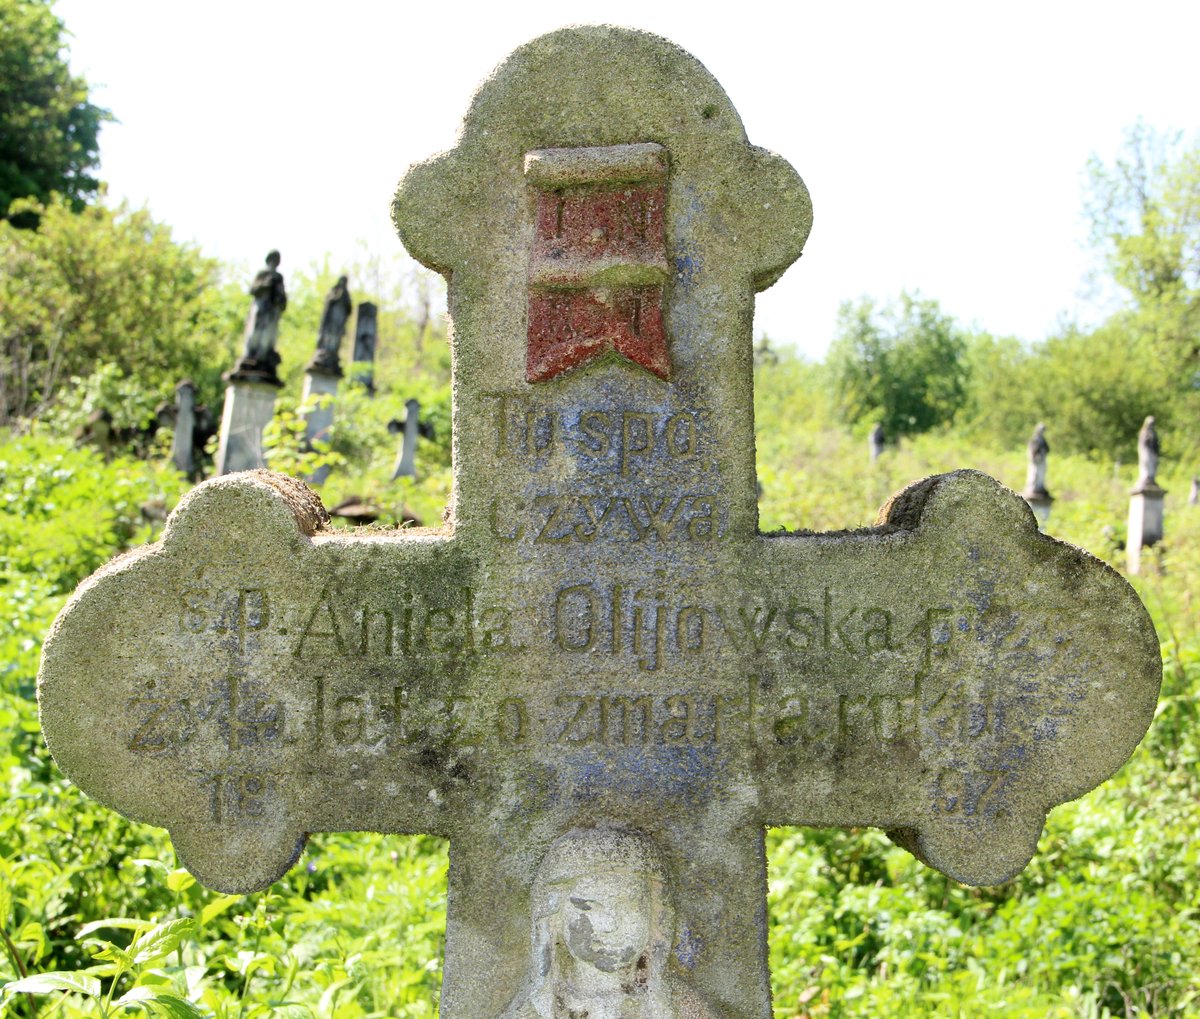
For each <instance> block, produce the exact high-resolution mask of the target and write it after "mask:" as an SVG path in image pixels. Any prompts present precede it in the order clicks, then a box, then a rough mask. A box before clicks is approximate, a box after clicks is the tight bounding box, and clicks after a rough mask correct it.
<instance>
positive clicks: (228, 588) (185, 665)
mask: <svg viewBox="0 0 1200 1019" xmlns="http://www.w3.org/2000/svg"><path fill="white" fill-rule="evenodd" d="M327 519H328V518H327V517H326V515H325V512H324V509H323V508H322V507H321V505H320V502H319V500H318V499H317V498H316V496H315V495H314V494H313V493H312V492H311V491H309V490H308V489H307V488H306V487H305V486H303V485H302V484H301V483H300V482H297V481H294V480H292V479H289V478H286V477H284V476H282V475H277V474H270V473H268V472H266V471H255V472H251V473H248V474H241V475H231V476H228V477H225V478H219V479H214V480H212V481H209V482H206V483H204V484H203V485H200V486H199V487H198V488H196V489H195V490H194V491H193V492H191V493H190V494H189V495H188V496H187V497H185V499H184V500H183V501H182V502H181V503H180V505H179V508H178V509H177V510H176V511H175V513H174V514H173V515H172V517H171V519H170V521H169V522H168V525H167V528H166V530H165V531H164V534H163V537H162V539H161V540H160V541H159V542H158V543H156V544H154V545H149V546H146V547H144V548H141V549H138V550H136V551H134V552H131V553H129V554H127V555H125V556H123V557H121V558H119V559H117V560H115V561H114V562H113V563H111V564H110V565H109V566H107V567H106V568H104V569H103V570H101V571H100V572H99V573H97V574H96V575H95V576H93V577H92V578H90V579H89V580H87V581H85V582H84V583H83V584H82V585H81V586H80V588H79V590H78V591H77V592H76V593H75V595H74V597H73V598H72V599H71V600H70V601H69V602H68V604H67V605H66V607H65V608H64V609H63V610H62V612H61V613H60V615H59V617H58V619H57V620H56V621H55V624H54V627H53V630H52V631H51V634H50V636H49V637H48V639H47V641H46V643H45V646H44V650H43V657H42V667H41V672H40V675H39V679H38V702H39V709H40V713H41V720H42V727H43V731H44V733H45V737H46V741H47V743H48V745H49V746H50V749H51V751H52V753H53V754H54V757H55V759H56V761H57V762H58V764H59V765H60V767H61V768H62V770H63V771H64V772H65V773H66V774H67V775H68V776H69V777H70V778H71V779H72V780H73V781H75V782H76V783H77V784H78V785H79V786H80V787H81V788H82V789H83V790H84V791H86V792H88V793H89V794H90V795H92V796H94V797H96V798H97V799H99V800H100V801H102V802H103V803H106V804H107V805H109V806H111V807H114V808H115V809H117V810H119V811H120V812H121V813H123V814H125V815H126V816H128V817H130V818H133V819H135V820H140V821H145V822H148V823H150V824H154V825H159V826H162V827H166V828H168V829H169V830H170V832H171V836H172V840H173V841H174V843H175V846H176V849H177V850H178V851H179V854H180V857H181V858H182V860H183V861H184V863H185V864H186V865H187V867H188V868H189V869H190V870H191V871H192V872H193V873H195V874H196V876H197V877H198V878H200V880H201V881H203V882H204V883H205V884H207V885H209V886H210V887H213V888H217V889H221V890H226V891H241V892H244V891H249V890H252V889H255V888H259V887H264V886H265V885H267V884H269V883H270V882H271V881H273V880H275V879H276V878H278V877H279V876H281V875H282V874H283V873H284V872H285V871H286V870H287V869H288V868H289V867H290V866H291V865H292V864H293V863H294V862H295V860H296V858H297V856H298V855H299V853H300V851H301V849H302V848H303V845H304V841H305V838H306V835H307V833H309V832H313V831H325V830H356V829H359V830H377V831H395V832H433V833H440V832H445V830H446V825H447V824H448V823H449V817H450V815H451V814H452V812H453V810H454V801H455V798H456V790H457V786H458V785H459V784H460V783H459V780H458V779H456V777H455V775H456V756H457V757H461V756H462V754H463V753H464V752H466V751H465V750H464V749H463V748H461V747H459V746H458V745H457V744H458V742H460V741H457V740H456V734H455V732H454V726H455V715H456V711H457V708H456V704H457V700H456V698H457V697H458V695H459V692H460V689H461V687H462V686H463V684H464V682H465V678H464V677H465V674H466V671H467V669H468V664H469V663H470V662H471V661H473V660H474V656H473V654H472V646H471V645H472V644H473V642H475V641H476V640H477V639H478V635H477V633H475V632H472V631H471V624H472V615H473V613H472V608H471V606H470V604H469V602H470V589H471V584H472V570H471V567H470V565H469V563H468V562H467V560H466V559H465V558H464V557H463V555H462V554H461V553H460V551H459V550H458V548H457V547H456V545H455V543H454V541H453V540H452V539H450V538H449V537H448V536H446V535H444V534H441V533H439V532H419V531H418V532H392V533H391V535H389V536H382V537H377V538H373V537H365V536H345V537H343V536H338V535H335V534H333V533H331V532H327V531H323V530H322V529H321V528H322V525H323V523H324V522H325V521H326V520H327ZM264 847H266V848H264Z"/></svg>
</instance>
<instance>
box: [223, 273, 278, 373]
mask: <svg viewBox="0 0 1200 1019" xmlns="http://www.w3.org/2000/svg"><path fill="white" fill-rule="evenodd" d="M250 295H251V296H252V297H253V298H254V303H253V304H252V305H250V311H249V313H248V314H247V315H246V332H245V335H244V343H245V349H244V350H243V351H242V356H241V357H240V358H239V359H238V363H237V365H236V366H235V367H234V369H233V371H232V373H230V375H229V379H230V380H231V381H243V382H269V383H271V384H272V385H282V383H281V382H280V380H279V375H278V373H277V372H276V368H278V366H279V354H278V352H276V350H275V341H276V339H277V338H278V335H279V319H280V317H281V316H282V315H283V310H284V309H285V308H286V307H287V291H286V290H285V288H284V285H283V274H282V273H280V271H279V252H278V251H271V252H269V253H268V254H267V264H266V266H265V267H264V268H263V269H260V270H259V272H258V274H257V275H256V276H255V277H254V281H253V282H252V283H251V284H250Z"/></svg>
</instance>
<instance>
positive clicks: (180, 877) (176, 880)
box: [167, 868, 196, 892]
mask: <svg viewBox="0 0 1200 1019" xmlns="http://www.w3.org/2000/svg"><path fill="white" fill-rule="evenodd" d="M195 883H196V879H195V878H194V877H192V875H191V874H189V873H188V872H187V871H186V870H184V869H182V868H180V869H179V870H173V871H171V872H170V873H169V874H168V875H167V888H168V889H170V890H171V891H173V892H182V891H184V889H187V888H191V887H192V885H194V884H195Z"/></svg>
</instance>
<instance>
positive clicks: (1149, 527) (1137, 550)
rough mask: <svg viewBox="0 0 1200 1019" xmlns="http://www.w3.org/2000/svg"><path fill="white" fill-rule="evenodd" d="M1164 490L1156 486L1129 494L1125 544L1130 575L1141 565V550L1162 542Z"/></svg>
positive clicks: (1138, 569) (1135, 490) (1138, 570)
mask: <svg viewBox="0 0 1200 1019" xmlns="http://www.w3.org/2000/svg"><path fill="white" fill-rule="evenodd" d="M1166 494H1167V493H1166V489H1163V488H1159V486H1158V485H1146V486H1144V487H1141V488H1135V489H1134V490H1133V491H1132V492H1130V493H1129V533H1128V537H1127V538H1126V542H1125V551H1126V555H1127V556H1128V568H1129V572H1130V573H1138V572H1140V570H1141V565H1142V549H1143V548H1149V547H1150V546H1151V545H1154V544H1157V543H1158V542H1160V541H1162V537H1163V496H1165V495H1166Z"/></svg>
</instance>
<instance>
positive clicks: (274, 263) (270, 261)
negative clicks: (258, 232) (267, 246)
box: [267, 251, 279, 272]
mask: <svg viewBox="0 0 1200 1019" xmlns="http://www.w3.org/2000/svg"><path fill="white" fill-rule="evenodd" d="M267 268H269V269H270V270H271V271H272V272H274V271H275V270H276V269H278V268H279V252H278V251H268V252H267Z"/></svg>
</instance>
